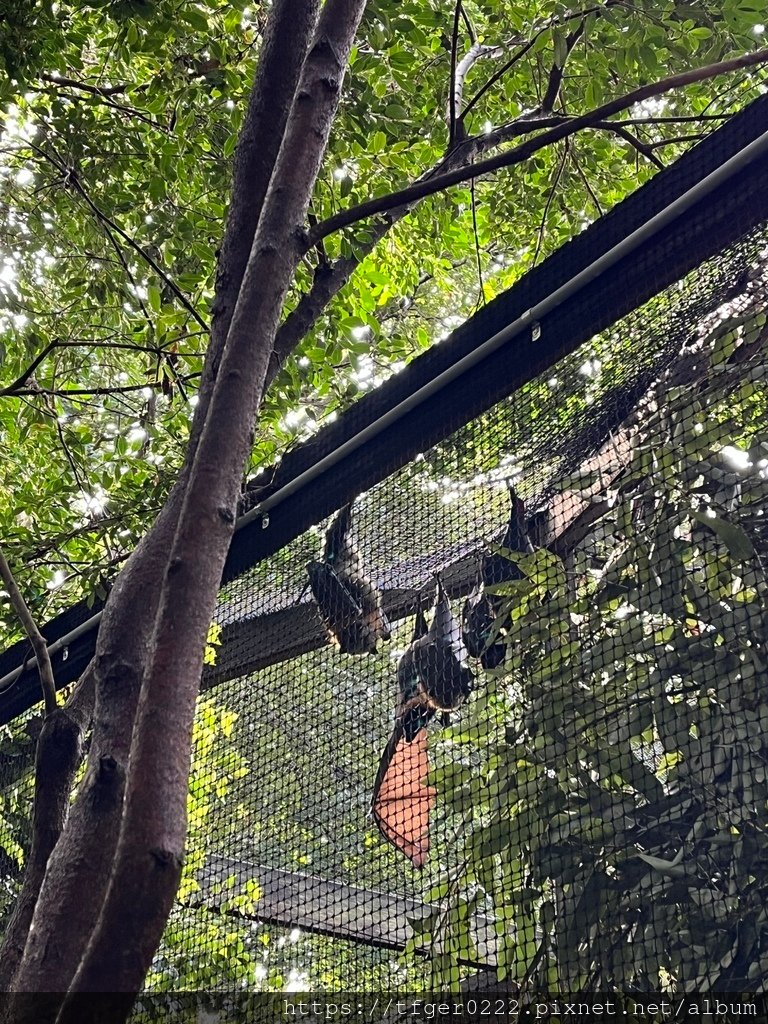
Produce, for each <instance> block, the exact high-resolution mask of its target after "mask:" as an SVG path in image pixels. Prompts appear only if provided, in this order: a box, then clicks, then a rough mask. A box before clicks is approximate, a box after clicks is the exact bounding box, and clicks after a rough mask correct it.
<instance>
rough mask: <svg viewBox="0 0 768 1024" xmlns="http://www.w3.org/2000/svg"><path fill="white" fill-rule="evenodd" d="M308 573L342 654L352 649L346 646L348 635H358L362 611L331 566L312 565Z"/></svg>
mask: <svg viewBox="0 0 768 1024" xmlns="http://www.w3.org/2000/svg"><path fill="white" fill-rule="evenodd" d="M307 572H308V573H309V584H310V588H311V590H312V595H313V597H314V598H315V601H317V606H318V608H319V609H320V614H321V615H322V617H323V621H324V622H325V624H326V626H327V627H328V629H329V630H330V632H331V633H332V634H333V635H334V637H335V638H336V639H337V640H338V642H339V644H340V645H341V647H342V650H343V649H344V648H345V647H347V646H349V644H347V643H345V640H348V639H349V637H348V636H347V634H349V633H350V632H352V633H355V632H356V631H358V632H359V624H360V623H361V622H362V615H363V612H362V608H361V607H360V604H359V602H358V601H357V600H355V595H354V594H353V593H352V592H351V590H350V589H349V587H348V586H347V584H346V583H345V581H344V580H343V579H342V578H341V577H340V576H339V574H338V573H337V572H336V571H335V569H334V568H333V566H331V565H329V564H328V562H310V563H309V565H308V566H307ZM352 646H353V647H354V646H355V645H354V644H352ZM353 653H356V651H355V652H353Z"/></svg>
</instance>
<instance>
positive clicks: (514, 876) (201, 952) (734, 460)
mask: <svg viewBox="0 0 768 1024" xmlns="http://www.w3.org/2000/svg"><path fill="white" fill-rule="evenodd" d="M767 246H768V236H766V232H765V229H764V228H761V229H759V230H755V231H753V232H752V233H751V234H750V235H748V236H747V237H745V238H743V239H742V240H741V241H740V242H739V243H737V244H735V245H734V246H732V247H731V248H730V249H729V250H728V251H725V252H722V253H720V254H719V255H718V257H717V258H716V259H714V260H712V261H710V262H709V263H708V264H706V265H704V266H702V267H700V268H698V269H697V270H696V272H695V273H693V274H691V275H689V276H688V277H687V278H686V279H685V280H683V281H681V282H678V283H677V284H675V285H674V286H672V287H670V288H668V289H667V290H666V291H664V292H663V293H662V294H660V295H659V296H657V298H655V299H654V300H653V301H651V302H650V303H647V304H646V305H645V306H643V307H642V308H641V309H640V310H638V311H636V312H635V313H633V314H632V315H631V316H629V317H626V318H624V319H623V320H621V321H620V322H618V323H616V324H614V326H613V327H611V328H610V329H609V330H608V331H606V332H605V333H604V334H602V335H600V336H599V337H597V338H595V339H593V340H592V341H590V342H589V343H588V344H587V345H584V346H582V347H581V348H580V349H579V350H578V351H576V352H575V353H573V354H571V355H569V356H567V357H566V358H564V359H562V360H561V361H560V362H559V363H558V364H557V365H555V366H554V367H551V368H550V369H548V370H547V371H546V373H544V374H542V375H541V376H539V377H537V378H536V379H534V380H533V381H532V382H531V383H529V384H527V385H526V386H525V387H524V388H522V389H520V390H518V391H517V392H516V393H514V394H513V395H511V396H510V397H508V398H507V399H505V400H504V401H502V402H500V403H498V404H496V405H495V406H494V407H493V408H492V409H491V410H490V411H488V412H487V413H486V414H484V415H482V416H481V417H479V418H477V419H475V420H473V421H472V422H471V423H468V424H463V423H462V419H461V410H460V409H456V410H446V418H447V419H451V420H452V422H453V423H454V425H455V426H456V428H457V429H456V431H455V433H453V434H452V435H451V436H450V437H448V438H447V439H446V440H445V441H443V442H441V443H440V444H438V445H436V446H434V447H432V448H430V449H429V450H427V451H424V452H423V453H421V454H420V455H419V456H418V457H417V458H416V459H415V460H414V461H413V462H411V463H410V464H409V465H407V466H406V467H405V468H403V469H401V470H399V471H398V472H397V473H395V474H394V475H391V476H389V477H388V478H387V479H386V480H384V481H383V482H382V483H381V484H380V485H378V486H376V487H375V488H373V489H372V490H370V491H368V492H367V493H364V494H360V495H359V496H358V497H357V498H356V500H355V501H354V502H353V503H352V504H351V505H347V506H344V507H343V508H341V509H339V510H337V512H336V513H335V514H334V515H333V516H332V517H331V518H330V519H328V520H325V521H323V522H320V523H317V524H316V526H314V527H313V528H311V529H310V530H308V531H307V532H306V533H305V534H304V535H302V536H301V537H300V538H299V539H297V540H296V541H294V542H293V543H291V544H290V545H288V546H287V547H285V548H283V549H282V550H281V551H279V552H278V553H277V554H275V555H274V556H272V557H271V558H269V559H267V560H265V561H263V562H260V563H259V564H258V565H256V566H255V567H254V568H253V569H251V570H249V571H248V572H246V573H244V574H243V575H241V576H240V577H238V578H237V579H235V580H233V581H231V582H230V583H228V584H227V585H226V586H225V587H224V588H223V590H222V593H221V597H220V602H219V607H218V610H217V615H216V621H215V624H214V627H213V628H212V630H211V634H210V638H209V639H210V646H209V651H208V654H207V661H208V666H207V668H206V673H205V676H204V692H203V695H202V696H201V698H200V705H199V711H198V718H197V723H196V728H195V737H194V765H193V773H192V780H191V787H190V800H189V811H190V840H189V856H188V862H187V865H186V868H185V875H184V881H183V885H182V889H181V891H180V894H179V900H178V904H177V906H176V908H175V910H174V912H173V915H172V918H171V921H170V923H169V926H168V928H167V931H166V935H165V939H164V942H163V945H162V947H161V950H160V952H159V953H158V956H157V959H156V961H155V964H154V966H153V970H152V972H151V974H150V977H149V979H148V988H149V989H150V990H154V991H183V990H185V989H189V988H211V989H219V990H224V991H233V992H234V991H239V990H241V989H243V988H245V989H248V990H258V989H264V990H288V991H334V990H347V991H365V990H368V991H377V990H381V991H384V990H387V991H396V990H408V991H414V990H421V991H425V990H440V989H444V988H445V987H446V986H449V985H457V984H465V985H468V984H471V983H476V982H477V979H478V977H479V978H487V979H491V980H493V981H498V982H503V983H505V984H506V983H512V984H514V985H519V986H524V985H528V986H530V987H532V988H533V989H537V990H546V989H549V990H559V991H566V992H580V991H600V990H603V991H605V990H620V991H640V992H642V991H653V990H659V989H661V990H670V991H677V992H695V991H698V990H700V989H702V988H713V989H717V990H722V991H745V990H748V991H759V990H762V989H763V988H764V987H765V984H766V979H767V978H768V932H766V921H767V920H768V918H767V917H766V911H765V906H766V902H767V898H768V842H767V840H766V825H767V824H768V784H767V782H766V757H767V755H768V740H767V739H766V736H768V728H766V727H767V726H768V698H766V697H765V687H764V679H765V674H766V643H767V642H768V619H767V618H766V595H767V594H768V589H767V583H766V558H768V526H767V525H766V515H765V511H766V502H767V500H768V428H767V427H766V422H767V421H766V410H767V409H768V376H767V375H768V367H766V344H767V342H768V327H767V326H766V322H767V321H766V307H767V306H768V292H767V291H766V279H767V277H768V250H767V248H766V247H767ZM273 515H279V509H278V510H277V511H275V512H274V513H273ZM265 528H268V527H265ZM37 728H39V726H38V724H37V718H36V716H35V714H34V713H29V714H27V715H26V716H24V717H23V718H20V719H18V720H17V721H16V722H14V723H12V724H11V725H9V726H7V727H4V738H3V745H2V749H0V801H1V802H0V829H2V833H1V834H0V847H2V849H1V850H0V874H1V875H2V879H3V889H2V892H1V893H0V897H1V898H2V900H3V901H4V902H3V903H2V904H0V906H1V907H2V909H1V910H0V914H5V915H7V913H8V912H9V908H10V906H11V904H12V898H13V896H14V894H15V892H16V891H17V887H18V879H19V877H20V871H21V864H22V861H23V855H24V851H25V849H26V846H27V843H28V832H29V801H30V792H31V755H32V749H33V741H34V738H35V734H36V729H37ZM1 924H2V918H0V925H1Z"/></svg>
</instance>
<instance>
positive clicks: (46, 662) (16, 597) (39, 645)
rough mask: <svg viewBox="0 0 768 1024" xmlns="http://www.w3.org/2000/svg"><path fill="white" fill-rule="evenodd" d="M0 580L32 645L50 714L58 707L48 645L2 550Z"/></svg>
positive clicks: (46, 710)
mask: <svg viewBox="0 0 768 1024" xmlns="http://www.w3.org/2000/svg"><path fill="white" fill-rule="evenodd" d="M0 579H1V580H2V581H3V585H4V586H5V589H6V591H7V592H8V597H9V599H10V602H11V606H12V607H13V610H14V611H15V612H16V615H17V616H18V618H19V621H20V622H21V624H22V626H23V627H24V632H25V633H26V634H27V636H28V637H29V642H30V643H31V644H32V650H33V651H34V652H35V657H36V658H37V670H38V673H39V674H40V685H41V687H42V690H43V699H44V701H45V713H46V715H50V714H52V713H53V712H54V711H55V710H56V708H57V707H58V705H57V703H56V680H55V679H54V678H53V667H52V665H51V658H50V655H49V654H48V644H47V643H46V640H45V637H44V636H43V634H42V633H41V632H40V630H39V629H38V628H37V623H36V622H35V620H34V618H33V616H32V612H30V610H29V607H28V606H27V602H26V601H25V600H24V597H23V595H22V593H21V591H20V590H19V587H18V584H17V583H16V580H15V578H14V575H13V573H12V572H11V567H10V565H8V560H7V558H6V557H5V554H4V553H3V551H2V549H1V548H0Z"/></svg>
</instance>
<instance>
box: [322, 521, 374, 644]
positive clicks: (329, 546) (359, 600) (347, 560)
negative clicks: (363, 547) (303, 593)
mask: <svg viewBox="0 0 768 1024" xmlns="http://www.w3.org/2000/svg"><path fill="white" fill-rule="evenodd" d="M351 528H352V506H351V505H345V506H344V508H343V509H341V511H340V512H339V513H338V514H337V515H336V517H335V518H334V520H333V522H332V523H331V525H330V526H329V527H328V531H327V533H326V535H325V548H324V551H323V561H322V562H310V563H309V564H308V565H307V572H308V574H309V585H310V589H311V590H312V594H313V596H314V598H315V601H317V606H318V608H319V609H320V615H321V616H322V619H323V622H324V623H325V626H326V629H327V630H328V632H329V634H330V635H331V636H332V637H333V639H334V640H336V641H337V643H338V645H339V648H340V649H341V652H342V653H343V654H375V653H376V644H377V642H378V641H379V640H389V637H390V627H389V622H388V621H387V618H386V616H385V614H384V611H383V609H382V607H381V594H380V593H379V591H378V590H377V589H376V587H375V586H374V585H373V583H371V581H370V580H369V579H368V578H367V576H366V575H365V573H364V572H363V563H362V559H361V558H360V552H359V551H358V549H357V545H356V544H355V542H354V540H353V539H352V536H351Z"/></svg>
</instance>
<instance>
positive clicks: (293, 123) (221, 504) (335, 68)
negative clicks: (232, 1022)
mask: <svg viewBox="0 0 768 1024" xmlns="http://www.w3.org/2000/svg"><path fill="white" fill-rule="evenodd" d="M276 6H280V5H276ZM282 6H283V7H285V6H286V5H282ZM300 6H301V8H302V9H303V12H304V15H305V16H307V15H308V16H309V18H312V17H313V15H314V10H315V5H314V3H313V2H306V3H304V4H303V5H300ZM363 8H364V0H328V3H326V5H325V8H324V10H323V14H322V16H321V18H320V21H319V24H318V29H317V33H316V36H315V39H314V43H313V45H312V48H311V50H310V52H309V54H308V56H307V58H306V60H305V62H304V66H303V71H302V75H301V79H300V84H299V87H298V90H297V92H296V96H295V101H294V106H293V108H292V111H291V115H290V117H289V119H288V126H287V131H286V132H285V137H284V138H283V141H282V147H281V148H280V155H279V158H278V161H277V164H276V166H275V168H274V174H273V175H272V185H271V187H270V188H269V190H268V191H267V196H266V200H265V201H264V203H263V204H262V209H261V214H260V216H259V212H258V208H255V215H253V210H251V211H249V212H251V213H252V218H251V223H252V224H253V223H256V222H258V227H257V229H256V235H255V239H254V241H253V245H252V247H250V256H249V260H248V266H247V269H246V272H245V278H244V280H243V282H242V288H241V289H240V293H239V298H238V301H237V304H236V306H235V311H234V314H232V321H231V324H230V325H229V330H228V332H226V341H225V342H223V343H222V342H221V341H220V342H219V345H218V346H215V347H214V348H213V350H212V352H211V356H210V358H209V361H208V366H209V370H208V372H207V377H206V382H207V387H208V392H207V394H209V395H210V400H209V402H206V403H205V406H207V407H205V408H204V412H203V414H202V415H201V417H200V418H199V420H198V429H197V431H196V437H195V439H194V440H193V443H192V445H191V449H190V457H189V458H188V460H187V464H186V467H187V468H186V472H185V474H184V477H183V480H182V482H181V484H180V485H179V486H178V487H177V489H176V493H177V494H179V495H180V496H179V497H178V498H177V499H176V502H177V503H178V505H176V503H175V502H170V503H169V505H168V506H166V509H164V511H163V513H161V516H160V518H159V520H158V523H157V524H156V526H155V528H154V529H153V530H152V532H151V534H150V535H149V536H148V537H147V538H146V540H145V542H144V543H143V545H141V546H140V548H139V549H138V550H137V555H136V557H135V559H134V565H133V567H132V571H131V572H130V573H125V574H124V578H123V580H122V583H121V585H119V586H118V587H116V588H115V592H114V593H113V597H112V599H111V601H110V607H109V608H108V610H107V611H106V612H105V615H104V620H103V621H102V627H101V631H100V643H99V650H98V652H97V656H96V661H95V671H96V684H97V685H96V691H97V711H96V716H97V730H99V731H100V734H101V739H102V741H101V742H100V743H99V745H98V748H97V749H96V750H95V752H94V757H93V758H92V759H91V764H90V766H89V781H88V782H87V783H86V785H85V786H84V787H83V794H82V795H81V797H80V799H79V800H78V807H77V808H75V811H74V812H73V814H72V815H71V817H70V822H69V827H68V830H67V831H68V832H69V833H71V834H73V837H74V839H75V841H74V842H72V841H70V842H69V843H67V842H66V841H65V838H66V837H63V838H62V842H60V843H59V845H58V847H57V849H56V852H55V856H54V857H53V858H52V859H51V862H50V864H49V871H48V877H47V878H46V887H45V888H46V889H47V890H48V892H46V891H45V889H44V891H43V892H42V893H41V898H40V900H39V901H38V906H37V908H36V911H35V918H34V920H33V924H32V928H31V930H30V935H29V938H28V942H27V950H26V952H25V955H24V958H23V960H22V963H21V965H20V968H19V971H18V972H17V977H16V980H15V983H14V984H15V988H16V989H17V990H22V991H24V990H26V991H41V990H42V991H46V990H48V991H50V990H51V989H52V988H53V989H58V990H59V991H62V990H63V989H64V987H65V986H64V985H61V984H60V983H61V981H65V982H66V987H68V988H69V990H70V992H71V993H74V992H88V991H102V992H121V993H128V994H133V993H135V992H137V991H138V990H139V988H140V986H141V984H142V981H143V979H144V976H145V974H146V971H147V969H148V968H149V965H150V963H151V959H152V956H153V955H154V952H155V950H156V948H157V945H158V943H159V940H160V937H161V935H162V930H163V928H164V926H165V922H166V920H167V916H168V913H169V911H170V907H171V904H172V901H173V897H174V895H175V892H176V888H177V886H178V881H179V877H180V872H181V864H182V858H183V849H184V841H185V835H186V791H187V780H188V772H189V756H190V741H191V727H192V719H193V714H194V707H195V699H196V695H197V688H198V684H199V679H200V674H201V670H202V653H203V649H204V646H205V638H206V635H207V630H208V626H209V624H210V621H211V618H212V615H213V610H214V605H215V600H216V594H217V591H218V585H219V581H220V579H221V571H222V568H223V564H224V558H225V556H226V552H227V549H228V546H229V542H230V538H231V533H232V529H233V525H234V510H235V508H236V503H237V498H238V494H239V490H240V482H241V479H242V474H243V470H244V467H245V465H246V462H247V458H248V455H249V451H250V446H251V442H252V432H253V425H254V420H255V414H256V410H257V408H258V404H259V401H260V398H261V394H262V389H263V381H264V375H265V371H266V366H267V361H268V358H269V355H270V352H271V350H272V345H273V342H274V335H275V332H276V329H277V325H278V322H279V316H280V312H281V309H282V304H283V301H284V298H285V295H286V293H287V290H288V288H289V286H290V283H291V281H292V279H293V275H294V273H295V270H296V267H297V266H298V263H299V261H300V259H301V258H302V255H303V252H304V248H305V245H304V234H303V224H304V222H305V218H306V213H307V209H308V205H309V199H310V196H311V193H312V189H313V187H314V183H315V179H316V177H317V174H318V171H319V168H320V164H321V161H322V157H323V154H324V151H325V146H326V144H327V139H328V136H329V133H330V127H331V124H332V122H333V118H334V116H335V112H336V108H337V105H338V100H339V93H340V88H341V83H342V81H343V76H344V70H345V67H346V63H347V59H348V55H349V51H350V48H351V45H352V42H353V39H354V34H355V32H356V30H357V25H358V22H359V19H360V16H361V14H362V10H363ZM291 34H292V39H291V43H292V46H293V47H294V48H295V46H296V22H295V20H292V21H291ZM284 70H285V69H284V68H283V67H281V68H280V70H279V73H278V75H274V74H273V75H272V76H271V80H272V81H275V79H277V78H279V77H280V76H284ZM265 109H266V107H265ZM266 112H267V113H270V114H271V113H272V111H271V110H267V111H266ZM253 142H254V144H255V145H257V146H259V147H261V146H263V142H264V140H263V138H261V137H259V136H258V135H254V139H253ZM243 164H246V165H247V160H244V161H242V162H241V166H242V165H243ZM261 166H262V167H264V166H266V167H267V168H268V169H271V168H270V167H269V162H268V161H267V162H266V164H265V162H264V161H263V160H262V163H261ZM262 194H263V193H262ZM258 201H259V200H258V196H256V197H254V207H255V204H256V203H257V202H258ZM245 202H246V203H247V202H248V200H245ZM241 213H242V209H241ZM233 222H234V221H233V217H230V224H232V223H233ZM245 248H246V249H247V248H249V247H248V246H246V247H245ZM228 250H229V255H230V257H231V259H232V267H234V268H236V267H237V261H238V252H240V253H242V252H243V246H242V245H239V246H238V245H237V244H230V245H229V246H228ZM224 271H225V272H224V273H223V274H222V275H221V276H220V282H222V283H223V284H222V287H223V290H224V291H229V292H230V294H231V293H232V291H235V293H236V289H234V288H233V286H232V281H233V279H234V280H235V282H236V278H237V276H238V275H237V271H236V269H235V270H234V272H233V271H232V270H231V268H230V267H225V268H224ZM230 275H231V276H230ZM223 305H224V308H223V311H222V316H223V318H224V320H226V317H227V315H228V309H227V304H226V300H225V301H224V303H223ZM224 335H225V332H224V331H223V330H222V331H221V332H220V338H223V337H224ZM217 362H218V363H219V365H218V367H217ZM177 507H178V512H177V514H174V513H176V508H177ZM168 551H170V558H169V557H168V554H167V552H168ZM158 566H160V569H161V573H160V575H161V579H162V588H161V590H160V601H159V603H158V604H157V607H158V609H159V610H158V613H157V616H156V621H155V622H152V615H151V614H150V615H147V614H146V610H145V611H144V615H143V624H144V626H145V629H144V630H142V631H141V633H142V635H141V638H140V640H137V637H136V630H135V624H134V622H133V621H131V618H129V617H128V616H127V615H126V612H127V611H128V610H130V609H131V606H133V605H134V602H136V601H138V600H141V601H142V602H144V605H146V603H147V593H148V584H151V583H152V582H154V583H155V584H156V583H157V574H158ZM155 592H157V587H156V586H155ZM153 603H154V602H153ZM129 623H130V628H131V630H132V632H133V644H132V650H133V652H134V653H135V654H136V655H138V657H137V658H136V659H135V660H134V661H132V662H128V661H126V660H125V644H124V643H123V642H122V641H123V638H124V637H125V634H126V633H127V632H128V626H129ZM144 665H145V666H146V668H145V671H144V673H143V678H142V674H141V672H140V668H141V666H144ZM118 688H121V689H122V691H123V695H124V697H123V700H120V699H118V700H115V690H116V689H118ZM137 692H138V693H139V699H138V709H137V712H136V716H135V722H134V729H133V736H132V742H131V744H130V760H128V758H127V755H128V753H129V749H128V741H127V736H126V729H125V726H126V723H128V725H129V726H130V723H131V721H132V720H133V714H132V712H133V707H134V706H135V702H136V693H137ZM126 694H127V696H126ZM118 710H119V713H118ZM119 725H122V729H123V731H122V734H121V735H118V732H119V729H118V726H119ZM105 726H106V728H105ZM127 731H128V734H129V735H130V728H129V729H128V730H127ZM105 738H106V739H107V740H108V742H107V743H104V739H105ZM94 745H95V744H94ZM116 753H117V756H115V754H116ZM126 765H128V770H127V772H126ZM123 785H124V786H125V800H124V803H123V801H122V800H121V796H122V791H123ZM104 791H106V792H104ZM88 794H90V796H91V799H90V800H89V799H86V796H87V795H88ZM96 804H98V805H99V806H100V807H101V808H103V807H104V806H106V807H107V817H108V820H109V823H110V824H111V825H112V826H113V827H114V824H115V823H116V822H118V821H120V836H119V842H118V846H117V851H116V854H115V857H114V861H113V862H112V863H111V872H110V873H109V877H110V882H109V887H108V889H107V893H106V897H105V898H104V900H103V904H102V906H101V907H100V912H99V919H98V923H97V925H96V928H95V930H94V931H93V933H92V935H91V937H90V942H89V943H88V946H87V949H86V951H85V954H84V955H83V954H82V948H83V947H82V940H83V938H85V937H87V936H86V933H87V931H88V924H89V923H90V920H86V919H90V917H91V915H90V913H88V914H86V915H84V916H83V917H81V918H80V920H79V921H78V922H77V924H78V927H77V929H76V932H75V934H74V936H73V934H72V930H71V929H66V930H65V929H61V928H57V929H56V930H55V931H48V924H49V922H50V920H51V916H52V911H53V910H54V909H55V910H56V911H59V912H60V907H61V900H60V896H61V889H62V885H61V884H59V885H52V884H51V883H50V881H49V879H51V878H54V879H58V880H59V881H60V880H61V879H62V878H63V879H65V880H66V878H67V877H69V878H71V879H73V880H75V879H77V877H78V876H79V875H82V863H80V862H79V861H78V859H77V858H76V857H75V856H73V851H75V850H76V849H77V846H78V842H77V838H78V837H77V834H78V833H79V834H80V837H81V838H82V835H83V833H84V831H85V824H86V821H90V822H91V823H92V822H93V821H94V818H98V808H97V807H96ZM120 807H122V816H121V815H120V814H119V813H117V811H118V810H119V809H120ZM121 818H122V820H121ZM99 824H100V826H101V827H102V828H103V827H104V824H105V823H104V822H103V821H102V822H100V823H99ZM92 836H93V831H91V830H89V832H88V838H89V840H90V839H92ZM112 842H113V834H112V833H110V834H109V835H108V843H107V847H108V848H109V847H111V846H112ZM109 859H110V858H109V857H108V856H105V857H104V858H101V863H100V865H99V870H98V875H99V876H100V879H99V880H101V879H103V877H104V875H105V874H107V872H106V871H105V868H108V867H109V866H110V864H109V863H108V862H109ZM57 862H58V863H57ZM57 867H58V870H56V869H57ZM79 888H80V896H81V898H82V895H83V890H82V887H81V886H80V887H79ZM86 902H87V903H88V904H89V906H93V908H94V909H99V908H98V907H97V906H96V904H97V903H98V899H89V900H87V901H86ZM53 916H56V915H55V914H53ZM59 923H61V922H59ZM70 923H71V922H70ZM43 930H45V931H47V932H48V934H47V936H46V939H47V941H45V942H43V941H41V933H42V931H43ZM64 935H66V945H67V946H70V945H71V946H74V947H75V950H68V951H67V953H66V954H63V952H62V950H61V946H62V945H63V944H64V943H62V942H61V937H62V936H64ZM57 938H58V939H59V941H58V943H57V942H56V940H57ZM52 944H53V945H54V946H55V947H56V946H58V949H57V950H56V954H55V955H54V957H51V945H52ZM75 956H77V961H78V962H79V967H78V970H77V975H76V977H75V980H74V982H71V983H70V980H69V979H68V978H65V977H64V972H63V971H62V965H63V964H66V966H67V968H69V966H70V965H71V964H72V962H73V961H74V958H75ZM52 980H55V982H56V984H55V985H52V984H51V981H52ZM96 1007H97V1004H94V1003H92V1002H91V1003H88V1004H85V1008H86V1009H85V1012H86V1013H87V1014H91V1013H93V1014H94V1016H93V1018H92V1019H94V1020H95V1019H97V1018H98V1016H99V1015H100V1014H101V1013H102V1012H103V1006H99V1007H98V1008H96ZM83 1011H84V1007H83V1006H79V1005H77V1003H76V1002H75V1001H73V1000H72V999H71V998H70V999H69V1000H68V1001H67V1002H65V1004H64V1005H63V1007H62V1008H61V1011H60V1013H59V1018H58V1019H59V1020H61V1021H65V1020H72V1019H77V1020H84V1019H91V1018H90V1017H89V1016H88V1017H86V1016H84V1013H83ZM46 1012H47V1013H48V1014H49V1015H50V1017H51V1018H52V1017H53V1007H52V1006H51V1005H49V1006H48V1007H47V1008H46ZM125 1012H126V1004H125V1003H121V1005H120V1006H119V1007H118V1008H117V1009H116V1013H111V1014H110V1019H118V1015H119V1016H120V1017H122V1016H123V1015H124V1013H125ZM36 1019H38V1020H40V1019H41V1018H40V1016H39V1014H38V1015H37V1018H36Z"/></svg>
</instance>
